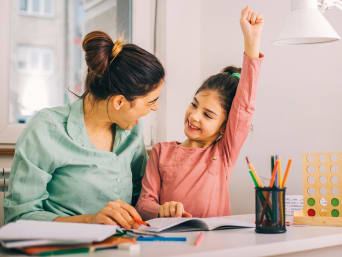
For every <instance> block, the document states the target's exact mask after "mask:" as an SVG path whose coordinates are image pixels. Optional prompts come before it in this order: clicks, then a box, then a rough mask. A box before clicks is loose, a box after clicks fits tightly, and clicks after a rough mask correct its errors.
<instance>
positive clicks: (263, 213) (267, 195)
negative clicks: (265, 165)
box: [259, 160, 279, 224]
mask: <svg viewBox="0 0 342 257" xmlns="http://www.w3.org/2000/svg"><path fill="white" fill-rule="evenodd" d="M278 164H279V162H278V160H276V162H275V165H274V168H273V173H272V177H271V180H270V183H269V185H268V187H269V188H272V187H273V185H274V180H275V177H276V174H277V169H278ZM269 197H270V191H269V192H267V194H266V196H265V198H266V201H265V202H264V205H263V206H262V213H261V217H260V222H259V224H261V223H262V220H263V219H264V215H265V212H266V206H267V201H268V198H269Z"/></svg>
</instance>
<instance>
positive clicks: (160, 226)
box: [138, 216, 255, 233]
mask: <svg viewBox="0 0 342 257" xmlns="http://www.w3.org/2000/svg"><path fill="white" fill-rule="evenodd" d="M147 223H148V224H149V225H150V227H147V226H141V227H140V228H139V229H138V230H140V231H146V232H156V233H159V232H186V231H201V230H202V231H204V230H219V229H233V228H254V227H255V224H254V223H251V222H250V221H248V220H247V221H244V220H241V219H236V218H234V217H231V216H227V217H212V218H156V219H152V220H148V221H147Z"/></svg>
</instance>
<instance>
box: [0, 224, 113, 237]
mask: <svg viewBox="0 0 342 257" xmlns="http://www.w3.org/2000/svg"><path fill="white" fill-rule="evenodd" d="M118 228H119V227H118V226H111V225H100V224H82V223H72V222H52V221H51V222H50V221H34V220H19V221H16V222H12V223H9V224H7V225H5V226H3V227H1V228H0V240H25V239H26V240H27V239H30V240H32V239H45V240H61V241H74V242H94V241H102V240H104V239H106V238H107V237H109V236H111V235H114V234H115V233H116V229H118Z"/></svg>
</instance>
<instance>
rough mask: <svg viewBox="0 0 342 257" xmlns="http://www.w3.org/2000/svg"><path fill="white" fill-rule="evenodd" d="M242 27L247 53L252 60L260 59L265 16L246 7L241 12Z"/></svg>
mask: <svg viewBox="0 0 342 257" xmlns="http://www.w3.org/2000/svg"><path fill="white" fill-rule="evenodd" d="M240 25H241V29H242V33H243V36H244V39H245V52H246V54H247V55H248V56H249V57H251V58H257V57H259V46H260V37H261V32H262V29H263V27H264V16H263V15H261V14H259V13H257V12H255V11H252V10H251V9H249V7H248V6H246V7H245V8H244V9H242V11H241V18H240Z"/></svg>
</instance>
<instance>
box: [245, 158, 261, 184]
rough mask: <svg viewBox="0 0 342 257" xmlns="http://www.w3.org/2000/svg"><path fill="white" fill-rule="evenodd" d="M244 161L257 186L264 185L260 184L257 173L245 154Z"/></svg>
mask: <svg viewBox="0 0 342 257" xmlns="http://www.w3.org/2000/svg"><path fill="white" fill-rule="evenodd" d="M246 161H247V164H248V167H249V169H250V170H251V171H252V172H253V175H254V178H255V179H256V181H257V184H258V186H259V187H264V185H263V184H262V182H261V180H260V178H259V176H258V174H257V173H256V171H255V168H254V166H253V164H252V163H251V162H250V161H249V159H248V157H247V156H246Z"/></svg>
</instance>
